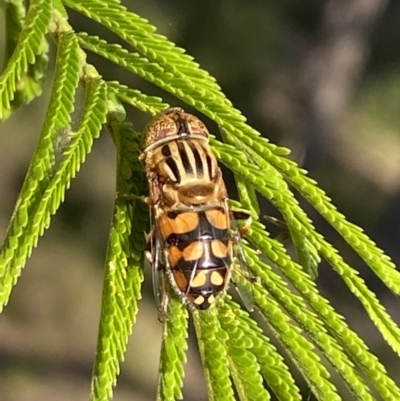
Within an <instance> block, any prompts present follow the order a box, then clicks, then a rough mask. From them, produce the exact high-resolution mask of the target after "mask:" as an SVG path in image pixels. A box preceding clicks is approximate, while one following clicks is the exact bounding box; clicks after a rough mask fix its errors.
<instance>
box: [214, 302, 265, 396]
mask: <svg viewBox="0 0 400 401" xmlns="http://www.w3.org/2000/svg"><path fill="white" fill-rule="evenodd" d="M225 301H228V296H226V297H225V299H224V302H225ZM224 302H220V305H219V306H220V307H219V309H218V317H219V322H220V324H221V328H222V329H223V330H224V331H225V332H226V335H227V341H226V346H227V353H228V360H229V370H230V372H231V375H232V378H233V381H234V383H235V388H236V391H237V392H238V394H239V398H240V400H241V401H263V400H270V395H269V393H268V392H267V390H266V389H265V388H264V386H263V380H262V376H261V374H260V366H259V364H258V361H257V355H256V353H255V352H254V350H253V341H252V336H249V335H248V334H247V333H245V332H244V330H243V329H244V324H243V322H241V321H240V320H239V319H237V318H236V316H237V314H239V313H240V312H239V310H238V308H234V307H233V303H232V302H231V303H229V304H224Z"/></svg>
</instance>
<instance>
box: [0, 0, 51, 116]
mask: <svg viewBox="0 0 400 401" xmlns="http://www.w3.org/2000/svg"><path fill="white" fill-rule="evenodd" d="M50 14H51V3H50V1H48V0H32V1H31V2H30V7H29V11H28V14H27V16H26V19H25V23H24V27H23V29H22V31H21V33H20V35H19V38H18V44H17V46H16V48H15V50H14V53H13V54H12V56H11V57H10V59H9V62H8V64H7V66H6V68H5V70H4V71H3V73H2V74H1V76H0V120H2V119H4V118H5V117H7V116H8V115H9V111H10V108H11V101H12V100H13V99H14V96H15V93H16V91H17V90H19V89H18V88H19V85H21V84H22V85H23V86H24V88H23V89H21V91H22V92H24V93H25V97H26V99H25V100H26V101H29V100H31V99H32V97H33V96H34V95H35V94H38V92H40V90H39V89H40V86H38V85H37V81H36V79H37V78H38V74H39V76H40V75H43V67H44V65H45V64H46V57H47V56H46V55H45V53H46V50H47V44H46V42H44V41H43V39H44V35H45V33H46V31H47V27H48V25H49V23H50ZM38 56H39V58H38ZM29 64H31V65H34V66H33V67H32V68H31V71H29ZM32 74H33V79H32V80H30V77H31V76H32Z"/></svg>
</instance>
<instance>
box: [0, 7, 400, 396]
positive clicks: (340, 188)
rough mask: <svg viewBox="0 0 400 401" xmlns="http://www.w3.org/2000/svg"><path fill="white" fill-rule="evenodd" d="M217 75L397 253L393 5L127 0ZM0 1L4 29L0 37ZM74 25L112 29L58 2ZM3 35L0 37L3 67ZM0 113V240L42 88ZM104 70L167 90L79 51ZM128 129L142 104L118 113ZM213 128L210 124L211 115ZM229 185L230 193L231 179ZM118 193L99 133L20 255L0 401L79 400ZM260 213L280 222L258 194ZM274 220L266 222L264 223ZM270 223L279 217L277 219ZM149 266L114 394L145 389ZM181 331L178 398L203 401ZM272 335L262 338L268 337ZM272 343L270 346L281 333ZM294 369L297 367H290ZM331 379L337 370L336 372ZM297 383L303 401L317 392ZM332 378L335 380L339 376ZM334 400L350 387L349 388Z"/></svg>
mask: <svg viewBox="0 0 400 401" xmlns="http://www.w3.org/2000/svg"><path fill="white" fill-rule="evenodd" d="M125 4H126V6H127V7H128V8H129V9H130V10H131V11H133V12H135V13H137V14H139V15H141V16H143V17H145V18H147V19H148V20H149V21H150V22H151V23H152V24H153V25H155V26H157V27H158V31H159V32H160V33H162V34H164V35H166V36H167V37H168V38H169V39H170V40H172V41H174V42H175V43H177V44H178V45H179V46H181V47H183V48H185V49H186V50H187V52H188V53H189V54H191V55H193V56H194V57H195V59H196V60H197V61H198V62H199V63H200V65H201V66H202V67H203V68H205V69H207V70H208V71H209V72H210V73H211V74H212V75H213V76H215V77H216V78H217V80H218V82H219V84H220V85H221V87H222V88H223V91H224V93H225V94H226V95H227V96H228V97H229V98H230V100H231V101H232V102H233V104H234V105H235V106H236V107H237V108H239V109H240V110H241V111H242V112H243V114H244V115H245V116H246V117H247V119H248V122H249V124H251V125H252V126H254V127H255V128H256V129H258V130H259V131H260V132H261V133H262V134H263V135H264V136H265V137H267V138H268V139H270V141H271V142H272V143H276V144H278V145H281V146H286V147H289V148H290V149H291V150H292V153H291V155H290V157H291V158H292V159H293V160H295V161H297V162H298V163H299V164H300V165H301V166H303V167H304V168H306V169H307V170H309V172H310V176H311V177H313V178H315V179H316V180H317V181H318V182H319V184H320V186H321V187H322V188H323V189H324V190H325V191H326V192H327V194H328V196H329V197H331V198H332V199H333V202H334V204H335V205H336V206H337V207H338V208H339V210H340V211H341V212H342V213H343V214H345V215H346V216H347V217H348V219H349V220H350V221H352V222H354V223H356V224H357V225H360V226H361V227H363V228H364V229H365V231H366V233H367V234H368V235H370V236H371V237H372V238H373V239H374V240H375V241H376V242H377V244H378V245H379V246H380V247H381V248H382V249H383V250H384V251H385V252H386V253H388V254H389V255H390V256H391V257H392V259H393V260H394V262H395V263H397V264H398V262H399V261H400V247H399V246H398V243H399V239H400V222H399V217H400V178H399V177H400V175H399V174H400V132H399V128H400V112H399V109H400V3H399V2H398V1H395V0H392V1H389V0H330V1H327V0H325V1H324V0H302V1H297V0H283V1H279V2H277V1H262V0H258V1H256V0H253V1H247V2H244V1H235V0H229V1H228V0H220V1H218V2H215V1H210V0H192V1H190V2H188V1H184V0H169V1H163V2H160V1H155V0H147V1H145V2H134V1H125ZM4 23H5V21H4V10H3V8H1V7H0V38H2V37H4V30H3V27H4ZM70 23H71V24H72V26H73V27H74V28H75V29H76V30H77V31H88V32H90V33H96V34H99V35H101V36H103V37H105V38H107V39H108V40H110V41H116V38H115V37H114V36H113V35H112V34H111V33H109V32H104V31H102V29H101V27H99V26H98V25H97V24H95V23H92V22H91V21H89V20H87V19H85V18H83V17H81V16H79V15H77V14H76V13H74V12H71V13H70ZM3 49H4V42H3V41H2V40H1V39H0V65H3V62H2V59H1V57H2V56H3ZM54 54H55V49H54V48H52V53H51V58H52V60H53V61H50V65H49V71H48V80H47V84H46V89H45V91H44V93H43V96H42V97H41V98H39V99H36V100H35V101H33V102H32V103H31V104H30V105H29V106H26V107H23V108H21V109H20V110H18V111H17V112H16V113H15V114H14V115H13V116H12V117H11V118H10V119H9V120H7V121H6V122H5V123H3V124H1V125H0V172H1V173H0V242H2V240H3V239H4V237H5V234H6V230H7V226H8V221H9V219H10V216H11V214H12V212H13V208H14V204H15V201H16V199H17V196H18V193H19V190H20V188H21V185H22V182H23V179H24V176H25V174H26V171H27V167H28V165H29V162H30V158H31V155H32V153H33V151H34V149H35V145H36V143H37V141H38V138H39V134H40V130H41V125H42V122H43V117H44V114H45V111H46V108H47V103H48V98H49V91H50V88H51V77H52V68H53V65H54ZM89 61H90V62H92V63H93V64H95V66H96V67H97V68H98V70H99V71H100V73H101V74H103V76H104V77H105V78H106V79H113V80H120V81H121V82H123V83H125V84H127V85H129V86H131V87H136V88H140V89H141V90H143V91H145V92H146V93H149V94H153V95H160V96H163V97H164V98H165V100H166V101H168V102H170V103H171V104H173V105H179V104H180V103H179V101H177V100H176V99H173V98H172V97H171V96H169V95H167V94H165V93H164V92H162V91H160V90H159V89H158V88H155V87H153V86H151V85H148V84H147V83H146V82H144V81H142V80H140V79H139V78H137V77H134V76H132V75H130V74H128V73H126V72H125V71H124V70H122V69H120V68H118V67H116V66H114V65H112V64H109V63H106V62H104V61H103V60H102V59H100V58H98V57H90V58H89ZM129 113H130V114H129V116H130V119H131V120H132V122H133V124H134V127H135V128H137V129H138V130H140V129H142V128H143V127H144V125H145V124H146V123H147V122H148V116H145V115H144V114H141V113H137V112H134V111H132V110H130V111H129ZM210 128H211V130H212V131H214V132H216V131H217V128H216V127H215V126H213V125H212V124H210ZM230 187H231V190H232V196H233V197H234V189H233V188H232V186H231V185H230ZM114 191H115V150H114V146H113V144H112V141H111V139H110V138H109V136H108V135H107V134H106V133H104V135H102V136H101V138H100V139H99V140H97V141H96V142H95V144H94V147H93V151H92V153H91V155H90V156H89V157H88V159H87V162H86V163H85V164H84V166H83V168H82V170H81V172H80V174H79V175H78V177H77V178H76V179H75V180H74V181H73V183H72V186H71V189H70V190H69V191H68V193H67V198H66V201H65V203H64V204H63V205H62V207H61V208H60V210H59V212H58V213H57V215H56V216H55V217H54V218H53V220H52V224H51V227H50V229H49V230H47V231H46V233H45V235H44V237H43V238H42V239H41V241H40V243H39V246H38V248H37V249H36V250H35V251H34V253H33V256H32V257H31V259H30V260H29V262H28V265H27V267H26V269H25V270H24V272H23V275H22V277H21V278H20V280H19V282H18V285H17V286H16V287H15V289H14V291H13V293H12V296H11V300H10V302H9V305H8V307H7V308H6V310H5V312H4V313H3V314H2V315H1V316H0V400H1V401H36V400H38V401H39V400H56V401H69V400H74V401H79V400H87V399H88V394H89V391H90V375H91V369H92V363H93V358H94V354H95V349H96V348H95V347H96V340H97V329H98V321H99V313H100V304H101V291H102V279H103V261H104V257H105V251H106V244H107V234H108V230H109V226H110V221H111V215H112V205H113V201H114ZM305 207H306V210H307V211H308V212H309V214H310V216H311V217H312V218H313V219H314V221H315V224H316V226H317V228H318V229H319V230H321V231H322V232H323V233H324V235H325V236H326V237H327V238H328V240H329V241H331V242H332V243H333V244H334V245H335V246H337V247H338V248H339V249H340V251H341V252H342V254H343V255H344V256H345V258H346V259H347V260H348V261H349V263H350V264H351V265H352V266H353V267H354V268H356V269H357V270H359V271H360V275H361V276H362V277H363V278H364V279H365V280H366V282H367V284H368V286H369V287H370V288H371V289H372V290H373V291H375V292H376V293H377V296H378V298H379V299H380V300H381V302H382V303H383V304H384V305H385V307H386V308H387V309H388V310H389V312H390V313H391V315H392V317H393V318H394V320H395V321H397V323H400V313H399V309H400V304H399V301H398V299H397V298H395V297H394V296H393V295H392V294H391V293H390V292H389V291H388V290H387V289H385V287H384V286H383V285H382V284H381V283H380V282H379V280H377V279H376V278H375V276H374V274H373V273H372V272H371V271H370V270H369V269H368V268H367V267H366V266H365V264H364V263H363V262H362V261H361V260H360V259H359V258H358V257H357V256H356V255H355V254H354V252H352V251H351V250H350V249H349V248H348V247H347V246H345V244H344V243H343V241H341V239H340V238H339V237H338V236H337V235H335V233H334V232H333V230H332V229H331V228H330V227H328V225H327V224H326V223H324V222H323V221H322V220H321V218H319V216H318V215H317V214H316V213H315V212H314V211H313V210H312V209H311V208H310V207H307V206H306V205H305ZM262 208H263V213H268V214H271V215H273V216H275V217H278V218H279V214H278V213H277V211H275V210H274V209H273V208H272V207H271V206H270V205H269V204H267V202H265V203H263V205H262ZM271 230H274V228H271ZM275 230H276V229H275ZM150 276H151V275H150V272H149V271H147V272H146V282H145V285H144V287H145V293H144V298H143V299H142V301H141V304H140V313H139V317H138V322H137V324H136V325H135V327H134V330H133V333H134V334H133V336H132V337H131V341H130V343H129V347H128V353H127V356H126V361H125V362H124V364H123V365H122V374H121V376H120V379H119V385H118V388H117V389H116V391H115V397H114V399H115V400H118V401H125V400H136V401H147V400H153V399H154V395H155V390H156V384H157V370H158V356H159V349H160V340H161V331H162V325H161V324H159V323H158V322H157V311H156V307H155V303H154V300H153V296H152V292H151V277H150ZM317 283H318V286H319V288H320V291H321V292H322V293H323V294H324V295H325V296H326V297H327V298H328V299H329V300H330V301H331V302H332V304H333V305H334V306H335V307H336V308H337V309H338V311H339V312H340V313H342V314H343V315H345V316H346V318H347V319H348V321H349V324H350V326H351V327H352V328H353V329H354V330H355V331H357V332H358V333H360V334H361V335H362V337H363V338H364V340H365V341H366V343H367V344H368V346H369V347H370V348H371V350H372V351H373V352H374V353H375V354H377V355H378V356H379V357H380V358H382V360H383V361H384V363H385V365H386V367H387V370H388V371H389V373H390V374H391V376H392V377H393V379H394V380H395V381H396V382H397V384H398V385H400V363H399V359H397V358H396V357H395V355H394V353H393V352H392V351H391V349H390V348H389V347H388V346H387V345H386V344H385V343H384V341H383V340H382V338H381V335H380V334H379V333H378V332H377V330H376V329H375V328H374V326H373V325H372V324H371V323H370V322H369V319H368V317H367V315H366V313H365V312H364V310H363V308H362V307H361V306H360V303H359V302H358V300H357V299H356V298H355V297H354V296H352V294H351V293H350V291H349V290H348V289H347V287H346V286H345V285H344V283H343V282H342V281H341V280H340V278H338V277H337V275H336V274H335V273H334V272H332V270H331V269H330V267H329V266H328V265H326V264H324V263H322V264H321V266H320V273H319V277H318V280H317ZM194 339H195V338H194V333H193V331H191V343H190V344H191V345H190V349H189V351H188V360H189V361H188V365H187V370H186V378H185V389H184V394H185V397H184V399H185V400H188V401H203V400H206V399H207V397H206V392H205V383H204V379H203V374H202V370H201V366H200V362H199V356H198V354H197V350H196V345H195V341H194ZM273 341H274V340H273ZM278 347H279V345H278ZM293 372H295V373H294V374H296V375H297V377H298V376H299V375H298V374H297V373H296V370H295V369H294V368H293ZM332 373H333V375H334V372H332ZM298 380H299V384H300V385H302V386H303V388H302V391H303V394H304V400H313V399H314V398H313V396H312V395H310V392H309V390H308V389H307V387H306V386H305V384H304V382H303V381H302V379H301V378H300V377H299V378H298ZM335 380H336V378H335ZM340 390H341V391H343V393H342V394H343V399H347V398H348V397H350V395H349V393H347V392H346V391H347V390H346V389H342V387H340Z"/></svg>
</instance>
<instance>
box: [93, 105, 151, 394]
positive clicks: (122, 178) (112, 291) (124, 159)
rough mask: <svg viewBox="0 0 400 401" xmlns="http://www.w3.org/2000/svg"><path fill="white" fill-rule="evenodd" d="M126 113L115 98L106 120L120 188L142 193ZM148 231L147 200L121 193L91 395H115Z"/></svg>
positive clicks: (107, 266)
mask: <svg viewBox="0 0 400 401" xmlns="http://www.w3.org/2000/svg"><path fill="white" fill-rule="evenodd" d="M124 117H125V112H124V110H123V108H122V107H120V106H119V105H118V103H117V102H115V101H111V102H110V103H109V110H108V124H107V125H108V128H109V130H110V133H111V135H112V137H113V138H114V142H115V144H116V146H117V160H118V166H117V169H118V171H117V174H118V179H117V193H120V194H136V195H140V194H142V191H143V189H144V187H145V186H146V180H145V177H144V175H143V171H142V167H141V165H140V163H139V161H138V151H139V146H138V136H137V135H136V134H135V132H134V131H133V130H132V129H131V126H130V124H128V123H124V122H123V119H124ZM146 231H148V210H147V206H146V205H144V204H143V203H142V202H141V201H136V200H126V199H124V198H123V197H122V196H121V197H117V199H116V202H115V205H114V214H113V221H112V224H111V231H110V237H109V242H108V248H107V255H106V262H105V274H104V285H103V297H102V308H101V318H100V326H99V335H98V345H97V353H96V359H95V362H94V368H93V376H92V392H91V400H96V401H100V400H102V401H105V400H109V399H111V398H112V388H113V386H115V384H116V382H117V375H118V374H119V365H120V363H121V362H122V360H123V359H124V355H125V351H126V345H127V342H128V337H129V335H130V334H131V331H132V325H133V323H134V322H135V320H136V315H137V312H138V300H139V299H140V298H141V284H142V281H143V251H144V249H145V246H146V239H145V235H144V233H145V232H146ZM117 344H118V346H116V345H117Z"/></svg>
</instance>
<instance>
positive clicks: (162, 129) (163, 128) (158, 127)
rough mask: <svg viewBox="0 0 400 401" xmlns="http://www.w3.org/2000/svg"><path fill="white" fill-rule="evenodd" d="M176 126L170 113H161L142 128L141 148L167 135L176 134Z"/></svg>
mask: <svg viewBox="0 0 400 401" xmlns="http://www.w3.org/2000/svg"><path fill="white" fill-rule="evenodd" d="M177 135H178V127H177V125H176V122H175V120H174V118H173V117H172V116H171V113H168V112H166V113H163V114H161V115H160V116H159V117H157V118H156V119H155V120H153V121H152V122H151V123H150V124H149V125H148V126H147V127H146V128H145V130H144V133H143V142H142V149H144V150H145V149H146V148H147V147H148V146H150V145H153V144H155V143H156V142H158V141H160V140H162V139H165V138H167V137H169V136H172V137H174V136H177Z"/></svg>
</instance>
